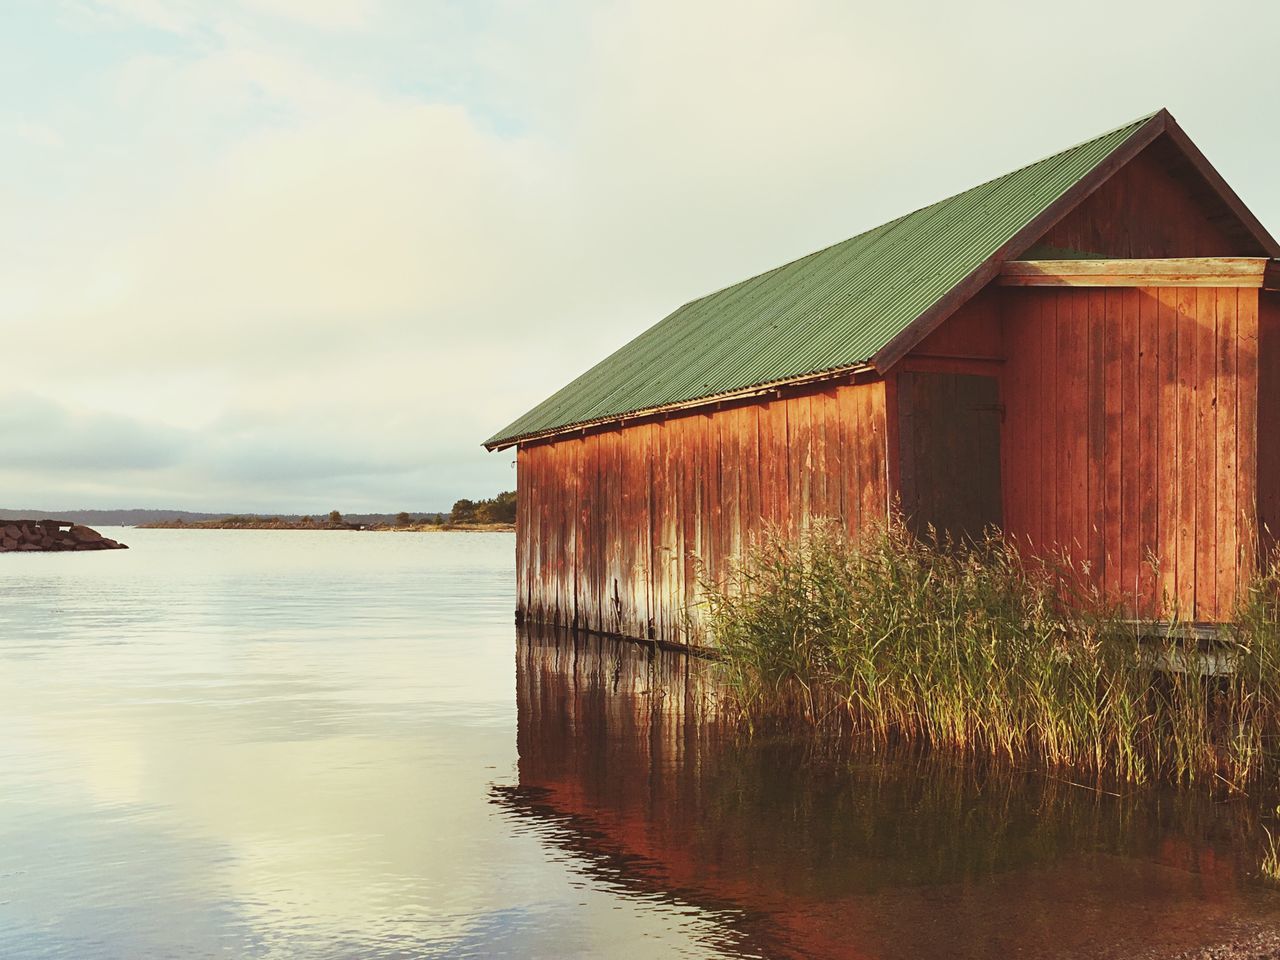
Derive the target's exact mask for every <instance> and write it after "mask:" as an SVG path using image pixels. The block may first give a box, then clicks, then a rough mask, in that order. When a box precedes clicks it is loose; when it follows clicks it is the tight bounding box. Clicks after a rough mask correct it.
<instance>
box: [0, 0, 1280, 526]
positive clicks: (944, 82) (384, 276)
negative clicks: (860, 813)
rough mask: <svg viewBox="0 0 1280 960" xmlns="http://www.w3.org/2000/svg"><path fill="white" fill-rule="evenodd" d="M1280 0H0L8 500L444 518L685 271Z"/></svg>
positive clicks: (769, 256)
mask: <svg viewBox="0 0 1280 960" xmlns="http://www.w3.org/2000/svg"><path fill="white" fill-rule="evenodd" d="M1277 35H1280V5H1276V4H1272V3H1264V2H1259V3H1219V4H1213V5H1211V4H1187V3H1168V2H1166V3H1159V4H1157V3H1124V2H1117V0H1108V2H1105V3H1100V2H1094V0H1081V2H1079V3H1076V4H1074V5H1072V6H1070V7H1069V8H1067V7H1062V6H1060V5H1059V6H1051V7H1045V6H1043V5H1036V4H1026V3H994V2H982V0H975V2H970V3H965V4H934V3H912V2H900V3H895V4H885V3H876V4H861V3H851V2H830V0H786V2H775V3H762V2H754V0H736V2H728V0H643V2H634V3H620V2H608V0H601V2H569V0H538V2H510V0H465V2H462V0H459V2H435V0H0V506H4V507H15V508H17V507H39V508H42V509H75V508H90V507H93V508H126V507H165V508H182V509H195V510H200V509H207V510H228V511H264V512H312V511H317V510H324V511H327V510H329V509H339V510H342V511H350V512H364V511H388V512H395V511H399V510H402V509H407V510H436V509H447V508H448V506H449V505H451V504H452V503H453V501H454V500H456V499H458V498H460V497H464V496H465V497H471V498H477V497H484V496H492V495H493V494H494V493H497V492H498V491H500V490H504V489H511V488H513V487H514V485H515V470H514V467H513V460H514V456H513V453H512V451H503V452H499V453H492V454H490V453H487V452H485V451H484V450H483V449H482V448H481V446H480V444H481V442H482V441H483V440H485V439H486V438H487V437H489V436H490V435H491V434H493V433H494V432H496V431H497V430H498V429H499V428H501V427H503V426H505V425H506V424H507V423H508V422H510V421H511V420H514V419H515V418H516V417H517V416H518V415H519V414H521V413H523V412H524V411H525V410H527V409H528V408H529V407H531V406H533V405H534V404H535V403H537V402H538V401H540V400H542V399H543V398H545V397H546V396H547V395H549V394H550V393H552V392H553V391H554V390H556V389H557V388H559V387H560V386H562V385H563V384H564V383H566V382H567V381H569V380H570V379H572V378H573V377H574V376H576V375H577V374H579V373H581V372H582V371H583V370H585V369H586V368H588V367H589V366H591V365H592V364H593V363H594V362H596V361H597V360H599V359H601V358H602V357H604V356H605V355H607V354H608V353H609V352H611V351H612V350H614V349H616V348H617V347H618V346H620V345H622V344H623V343H625V342H626V341H628V340H629V339H631V338H632V337H634V336H635V335H636V334H638V333H639V332H641V331H642V330H643V329H645V328H646V327H648V326H649V325H651V324H652V323H654V322H656V321H658V320H659V319H661V318H662V317H663V316H665V315H666V314H667V313H669V312H670V311H671V310H673V309H674V308H675V307H677V306H679V305H680V304H681V303H684V302H686V301H687V300H689V299H692V298H693V297H696V296H699V295H702V294H704V293H707V292H709V291H711V290H714V289H717V288H719V287H722V286H724V285H726V284H729V283H732V282H734V281H736V280H740V279H742V278H744V277H747V276H750V275H752V274H754V273H757V272H759V271H761V270H764V269H767V268H769V267H772V266H775V265H777V264H779V263H782V262H784V261H787V260H791V259H794V258H795V257H797V256H799V255H802V254H804V253H807V252H809V251H811V250H814V249H817V248H819V247H822V246H825V245H827V244H829V243H832V242H835V241H837V240H841V239H844V238H845V237H848V236H852V235H853V234H855V233H858V232H860V231H861V230H864V229H867V228H869V227H872V226H875V225H876V224H878V223H881V222H883V221H885V220H888V219H891V218H893V217H895V216H898V215H900V214H902V213H905V212H907V211H909V210H912V209H915V208H917V207H920V206H923V205H925V204H927V203H931V202H933V201H935V200H938V199H940V198H942V197H945V196H948V195H950V194H952V193H955V192H957V191H959V190H962V189H965V188H967V187H969V186H972V185H974V184H976V183H979V182H981V181H984V180H987V179H990V178H991V177H993V176H996V175H998V174H1000V173H1003V172H1005V171H1007V170H1009V169H1013V168H1015V167H1018V166H1021V165H1023V164H1025V163H1028V162H1030V161H1033V160H1035V159H1038V158H1039V157H1041V156H1044V155H1046V154H1048V153H1052V152H1055V151H1056V150H1059V149H1061V148H1063V147H1066V146H1069V145H1071V144H1073V143H1076V142H1078V141H1080V140H1084V139H1087V138H1089V137H1091V136H1093V135H1095V134H1097V133H1100V132H1102V131H1104V130H1107V129H1110V128H1112V127H1115V126H1118V125H1120V124H1122V123H1125V122H1127V121H1129V120H1131V119H1134V118H1136V117H1138V116H1141V115H1143V114H1146V113H1149V112H1152V111H1154V110H1156V109H1158V108H1159V107H1161V106H1166V107H1168V108H1169V109H1170V110H1171V111H1172V112H1173V114H1174V116H1175V117H1176V118H1177V119H1178V120H1179V121H1180V123H1181V124H1182V126H1183V127H1184V129H1186V130H1187V132H1188V133H1189V134H1190V135H1191V137H1192V138H1193V139H1194V140H1196V142H1197V143H1198V144H1199V146H1200V147H1201V149H1202V150H1203V151H1204V152H1205V153H1206V154H1207V155H1208V156H1209V158H1210V160H1211V161H1212V162H1213V163H1214V164H1215V165H1216V166H1217V168H1218V169H1219V171H1220V172H1221V173H1222V174H1223V175H1224V176H1225V178H1226V179H1227V181H1228V182H1229V183H1230V184H1231V185H1232V186H1233V187H1234V188H1235V189H1236V190H1237V192H1239V193H1240V194H1241V196H1242V197H1243V198H1244V200H1245V202H1246V203H1248V204H1249V205H1250V206H1251V207H1252V209H1253V210H1254V212H1255V213H1256V214H1257V215H1258V216H1259V217H1260V219H1261V220H1262V221H1263V223H1264V224H1267V225H1269V226H1271V227H1272V229H1273V231H1280V178H1277V177H1276V176H1275V175H1274V170H1275V168H1276V156H1277V152H1278V148H1280V134H1278V133H1277V132H1276V127H1275V125H1274V124H1272V123H1271V122H1270V120H1269V118H1270V117H1271V114H1272V113H1273V112H1274V111H1273V109H1272V108H1273V105H1274V103H1275V95H1276V93H1277V92H1280V90H1278V89H1277V88H1278V87H1280V75H1277V73H1276V72H1275V69H1274V66H1273V48H1274V37H1275V36H1277Z"/></svg>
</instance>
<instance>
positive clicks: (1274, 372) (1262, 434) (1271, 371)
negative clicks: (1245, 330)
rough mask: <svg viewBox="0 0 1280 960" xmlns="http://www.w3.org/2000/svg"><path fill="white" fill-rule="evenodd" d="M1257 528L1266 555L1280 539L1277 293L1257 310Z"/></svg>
mask: <svg viewBox="0 0 1280 960" xmlns="http://www.w3.org/2000/svg"><path fill="white" fill-rule="evenodd" d="M1258 529H1259V533H1260V534H1261V536H1262V542H1263V546H1264V547H1265V548H1266V550H1267V553H1268V555H1269V556H1270V557H1271V558H1273V559H1275V558H1276V556H1277V555H1276V552H1275V548H1276V544H1277V541H1280V293H1271V292H1264V293H1263V294H1262V295H1261V299H1260V304H1259V309H1258Z"/></svg>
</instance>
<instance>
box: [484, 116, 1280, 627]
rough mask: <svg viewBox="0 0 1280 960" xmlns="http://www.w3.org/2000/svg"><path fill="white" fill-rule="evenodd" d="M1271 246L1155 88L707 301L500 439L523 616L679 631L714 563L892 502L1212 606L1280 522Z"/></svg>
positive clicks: (1110, 582)
mask: <svg viewBox="0 0 1280 960" xmlns="http://www.w3.org/2000/svg"><path fill="white" fill-rule="evenodd" d="M1277 257H1280V245H1277V243H1276V241H1275V239H1274V238H1273V237H1272V236H1271V235H1270V234H1269V233H1268V232H1267V231H1266V229H1265V228H1264V227H1263V226H1262V225H1261V224H1260V223H1259V222H1258V220H1257V219H1256V218H1255V217H1254V216H1253V215H1252V214H1251V213H1250V212H1249V210H1248V209H1247V208H1246V207H1245V206H1244V204H1243V203H1242V202H1241V201H1240V199H1239V198H1238V197H1237V196H1236V194H1235V193H1234V192H1233V191H1232V190H1231V188H1230V187H1228V186H1227V184H1226V183H1225V181H1224V180H1223V179H1222V177H1221V176H1219V175H1218V173H1217V172H1216V171H1215V170H1214V169H1213V167H1212V166H1211V165H1210V164H1209V163H1208V161H1207V160H1206V159H1205V158H1204V156H1203V155H1202V154H1201V153H1200V151H1199V150H1198V149H1197V148H1196V146H1195V145H1194V144H1193V143H1192V142H1191V141H1190V140H1189V139H1188V137H1187V136H1186V134H1185V133H1184V132H1183V131H1182V130H1181V128H1180V127H1179V126H1178V124H1177V123H1176V122H1175V121H1174V119H1173V117H1172V116H1170V114H1169V113H1168V112H1167V111H1164V110H1162V111H1160V112H1159V113H1157V114H1154V115H1152V116H1150V117H1146V118H1143V119H1141V120H1138V121H1136V122H1134V123H1132V124H1129V125H1127V126H1124V127H1121V128H1119V129H1117V130H1113V131H1111V132H1109V133H1106V134H1103V135H1102V136H1100V137H1097V138H1095V139H1093V140H1090V141H1088V142H1086V143H1083V144H1080V145H1078V146H1076V147H1072V148H1071V149H1068V150H1065V151H1063V152H1061V153H1058V154H1055V155H1054V156H1051V157H1048V158H1046V159H1044V160H1041V161H1039V162H1038V163H1034V164H1031V165H1029V166H1027V167H1023V168H1021V169H1019V170H1015V171H1013V172H1012V173H1009V174H1006V175H1004V176H1002V177H999V178H997V179H995V180H992V181H990V182H988V183H985V184H982V185H981V186H978V187H975V188H973V189H972V190H969V191H966V192H965V193H962V194H959V195H957V196H955V197H951V198H949V199H947V200H943V201H941V202H939V203H936V204H934V205H932V206H930V207H926V208H924V209H922V210H918V211H915V212H914V213H910V214H908V215H906V216H905V217H902V218H899V219H898V220H894V221H892V222H890V223H887V224H884V225H883V226H881V227H877V228H876V229H874V230H871V231H868V232H866V233H863V234H860V235H858V236H856V237H853V238H852V239H850V240H846V241H844V242H842V243H838V244H835V245H834V246H832V247H828V248H827V249H825V250H820V251H818V252H817V253H814V254H810V255H809V256H807V257H803V258H801V259H799V260H796V261H793V262H792V263H789V264H786V265H784V266H781V267H779V268H777V269H775V270H772V271H769V272H767V273H764V274H761V275H760V276H757V277H753V278H751V279H749V280H745V281H743V282H742V283H739V284H736V285H734V286H731V287H728V288H726V289H724V290H721V291H718V292H716V293H713V294H711V295H709V296H707V297H703V298H701V299H699V300H695V301H693V302H691V303H688V304H686V305H685V306H683V307H681V308H679V309H678V310H676V311H675V312H674V313H672V314H671V315H670V316H668V317H667V318H666V319H664V320H662V321H661V322H660V323H658V324H657V325H656V326H654V327H652V328H650V329H649V330H647V331H646V332H645V333H643V334H641V335H640V336H639V337H637V338H636V339H635V340H633V341H632V342H631V343H629V344H627V345H626V346H624V347H623V348H621V349H620V350H618V351H617V352H616V353H614V354H613V355H612V356H610V357H608V358H606V359H605V360H603V361H601V362H600V363H599V364H597V365H596V366H595V367H593V368H592V369H591V370H589V371H587V372H586V373H585V374H583V375H582V376H581V377H579V378H578V379H577V380H574V381H573V382H572V383H570V384H569V385H568V386H566V387H564V388H563V389H561V390H560V391H558V392H557V393H555V394H553V395H552V396H551V397H550V398H548V399H547V400H546V401H544V402H543V403H541V404H539V405H538V406H537V407H535V408H534V409H533V410H531V411H529V412H528V413H527V414H525V415H524V416H523V417H521V418H520V419H518V420H516V421H515V422H514V423H512V424H511V425H510V426H508V427H507V428H505V429H504V430H502V431H500V432H499V433H498V434H496V435H495V436H494V437H492V438H491V439H490V440H488V441H487V442H486V444H485V446H487V447H488V448H489V449H501V448H505V447H510V446H516V447H518V455H517V462H518V486H519V497H520V506H519V514H518V518H517V547H516V549H517V579H518V601H517V603H518V611H517V612H518V614H520V615H521V616H523V617H527V618H529V619H532V620H537V621H542V622H547V623H555V624H563V625H567V626H576V627H578V628H583V629H589V630H596V631H601V632H607V633H618V634H623V635H628V636H634V637H652V638H657V639H661V640H667V641H676V642H679V641H683V640H687V639H688V637H687V635H686V634H687V629H686V620H685V612H686V611H690V610H693V611H696V601H697V565H698V563H699V562H701V563H702V564H705V566H706V568H707V572H708V573H709V574H710V575H711V576H713V577H714V576H716V574H717V573H718V572H719V571H722V570H724V569H725V565H726V563H727V562H728V561H730V560H731V559H732V558H734V557H736V556H739V555H740V554H741V552H742V550H743V549H744V547H746V546H747V545H748V544H749V543H750V542H751V541H752V539H753V538H756V537H758V536H759V535H760V534H761V532H762V531H764V530H765V529H766V528H768V527H771V526H775V525H776V526H777V527H780V528H781V529H782V530H784V531H796V530H799V529H801V528H803V527H804V525H805V524H807V523H809V522H811V521H813V520H815V519H817V518H824V517H832V518H837V519H838V520H840V521H841V522H842V523H843V524H844V525H845V526H846V527H847V528H848V529H849V530H850V531H853V532H856V531H858V530H859V529H861V528H863V527H864V526H865V525H866V524H867V523H869V522H873V521H881V520H884V519H885V518H886V517H887V516H888V514H889V512H890V510H891V509H892V508H893V505H894V504H895V503H897V502H900V503H901V507H902V510H903V513H904V515H905V516H906V518H907V520H908V522H909V523H910V524H912V525H914V526H916V527H917V528H924V527H925V526H926V525H929V524H932V525H934V526H935V527H937V528H939V529H941V530H943V531H946V532H949V533H951V534H953V535H975V534H977V533H979V532H980V531H981V530H982V529H983V527H984V526H986V525H989V524H993V525H996V526H999V527H1001V528H1002V529H1004V530H1005V531H1006V532H1007V533H1009V534H1011V535H1014V536H1016V537H1019V538H1021V539H1022V540H1024V541H1025V542H1028V543H1030V545H1031V546H1032V547H1033V548H1034V549H1036V550H1039V551H1045V552H1049V551H1057V550H1066V551H1069V552H1070V553H1071V554H1072V555H1073V557H1074V558H1075V559H1077V560H1079V561H1088V563H1089V569H1090V571H1091V575H1092V576H1094V577H1096V578H1097V579H1098V582H1099V583H1100V584H1101V585H1102V586H1104V587H1106V588H1108V589H1109V590H1112V591H1114V592H1116V593H1117V594H1122V595H1124V596H1126V597H1128V598H1130V600H1131V602H1132V605H1133V609H1134V611H1135V614H1137V615H1140V616H1146V617H1154V618H1160V617H1164V616H1169V615H1171V614H1172V612H1173V608H1174V607H1175V606H1176V609H1177V611H1178V612H1179V614H1180V615H1181V616H1182V617H1184V618H1189V619H1193V620H1197V621H1205V622H1215V621H1219V622H1220V621H1222V620H1224V619H1225V618H1227V617H1229V616H1230V614H1231V611H1232V609H1233V606H1234V604H1235V602H1236V596H1237V591H1238V589H1239V586H1240V584H1241V583H1242V581H1243V580H1244V579H1245V578H1247V577H1248V576H1249V575H1250V573H1251V572H1252V571H1253V570H1254V569H1255V568H1256V565H1257V563H1258V562H1259V559H1260V558H1259V555H1258V552H1259V549H1260V548H1259V546H1258V544H1259V543H1260V542H1262V540H1263V539H1265V538H1263V537H1260V536H1259V531H1260V530H1266V529H1271V530H1280V463H1277V460H1280V292H1276V291H1280V265H1278V264H1277V262H1276V260H1275V259H1274V258H1277ZM1150 558H1155V560H1156V561H1157V564H1155V565H1153V564H1151V563H1149V562H1148V560H1149V559H1150Z"/></svg>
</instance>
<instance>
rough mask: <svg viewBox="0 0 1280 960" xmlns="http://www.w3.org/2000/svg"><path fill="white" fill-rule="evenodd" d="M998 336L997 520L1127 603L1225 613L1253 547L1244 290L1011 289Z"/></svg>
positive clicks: (1250, 361) (1252, 302) (1252, 400)
mask: <svg viewBox="0 0 1280 960" xmlns="http://www.w3.org/2000/svg"><path fill="white" fill-rule="evenodd" d="M1004 343H1005V349H1006V351H1007V356H1006V361H1005V366H1004V376H1003V402H1004V407H1005V423H1004V434H1003V435H1004V464H1003V474H1004V491H1005V511H1004V513H1005V529H1006V531H1007V532H1008V533H1010V534H1012V535H1014V536H1015V537H1018V538H1021V539H1022V540H1024V541H1025V542H1027V543H1029V544H1030V546H1031V547H1032V549H1033V550H1036V551H1038V552H1041V553H1052V552H1054V551H1056V550H1057V549H1058V548H1063V549H1066V550H1068V551H1069V552H1070V554H1071V555H1072V556H1073V558H1074V559H1075V560H1077V561H1079V562H1087V563H1088V564H1089V566H1090V569H1091V571H1092V576H1093V577H1094V578H1095V579H1096V581H1097V582H1098V583H1100V584H1101V585H1103V586H1104V587H1106V588H1107V589H1108V590H1109V591H1112V592H1115V593H1117V594H1123V595H1128V596H1133V597H1135V598H1136V603H1135V607H1136V612H1138V613H1141V614H1144V615H1156V614H1157V613H1161V614H1167V613H1169V612H1170V608H1169V607H1168V606H1167V605H1165V604H1162V603H1161V600H1162V598H1164V597H1167V598H1169V599H1170V600H1171V601H1174V602H1176V605H1177V609H1178V611H1179V612H1180V614H1181V615H1182V616H1184V617H1193V618H1195V619H1197V620H1206V621H1214V620H1222V619H1225V618H1227V617H1229V616H1230V614H1231V612H1232V609H1233V606H1234V604H1235V601H1236V594H1237V588H1238V586H1239V584H1240V582H1241V580H1242V578H1245V577H1247V576H1249V574H1250V573H1251V571H1252V570H1253V564H1254V562H1255V560H1256V541H1255V540H1254V535H1253V534H1254V531H1255V530H1256V510H1257V504H1258V487H1257V469H1258V468H1257V464H1258V431H1257V424H1258V421H1257V402H1258V293H1257V291H1256V290H1237V289H1230V288H1228V289H1190V288H1160V289H1145V288H1144V289H1107V290H1103V289H1062V290H1036V291H1009V292H1008V299H1007V301H1006V305H1005V315H1004ZM1151 557H1155V558H1156V559H1157V560H1158V563H1159V565H1158V569H1156V568H1155V567H1153V565H1152V564H1150V563H1149V562H1148V561H1149V559H1150V558H1151Z"/></svg>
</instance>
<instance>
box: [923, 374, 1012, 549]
mask: <svg viewBox="0 0 1280 960" xmlns="http://www.w3.org/2000/svg"><path fill="white" fill-rule="evenodd" d="M1002 416H1003V408H1002V407H1001V405H1000V386H999V382H998V381H997V380H996V378H995V377H984V376H976V375H973V374H960V373H902V374H899V375H898V442H899V461H898V462H899V468H900V476H901V483H900V490H899V495H900V496H901V498H902V512H903V515H904V517H905V519H906V522H907V526H908V528H909V529H910V530H911V531H912V532H914V533H915V534H916V535H917V536H928V535H929V530H930V528H932V529H933V530H935V531H936V532H937V534H938V536H939V538H942V539H950V540H952V541H959V540H962V539H968V540H978V539H980V538H981V537H982V534H983V531H984V530H986V529H987V528H988V527H992V526H995V527H999V526H1001V525H1002V523H1003V519H1004V517H1003V510H1002V500H1001V492H1000V421H1001V419H1002Z"/></svg>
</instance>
